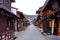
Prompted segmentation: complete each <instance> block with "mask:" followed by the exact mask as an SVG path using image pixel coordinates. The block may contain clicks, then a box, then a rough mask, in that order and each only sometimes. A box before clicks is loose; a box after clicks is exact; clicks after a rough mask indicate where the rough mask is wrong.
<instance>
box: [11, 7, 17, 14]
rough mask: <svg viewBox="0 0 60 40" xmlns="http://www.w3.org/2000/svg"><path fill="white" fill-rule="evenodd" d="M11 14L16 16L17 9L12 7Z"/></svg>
mask: <svg viewBox="0 0 60 40" xmlns="http://www.w3.org/2000/svg"><path fill="white" fill-rule="evenodd" d="M11 12H13V13H14V14H15V15H16V14H17V9H16V8H13V7H12V8H11Z"/></svg>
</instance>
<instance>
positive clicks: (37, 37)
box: [16, 24, 49, 40]
mask: <svg viewBox="0 0 60 40" xmlns="http://www.w3.org/2000/svg"><path fill="white" fill-rule="evenodd" d="M16 40H49V38H47V37H46V36H43V35H42V34H41V33H40V32H39V30H37V28H36V27H35V26H34V25H33V24H31V25H30V26H28V27H27V29H26V30H25V31H22V32H20V33H19V34H18V35H17V39H16Z"/></svg>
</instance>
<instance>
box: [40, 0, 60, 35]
mask: <svg viewBox="0 0 60 40" xmlns="http://www.w3.org/2000/svg"><path fill="white" fill-rule="evenodd" d="M39 12H40V11H39ZM42 12H43V14H44V17H43V23H44V30H47V32H50V33H51V34H54V35H58V36H60V25H59V24H60V13H59V12H60V0H46V2H45V4H44V6H43V7H42ZM45 28H47V29H45Z"/></svg>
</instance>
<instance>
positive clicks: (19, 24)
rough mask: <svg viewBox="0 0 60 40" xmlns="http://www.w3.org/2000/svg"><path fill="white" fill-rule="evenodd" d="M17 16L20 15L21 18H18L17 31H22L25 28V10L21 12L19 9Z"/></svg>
mask: <svg viewBox="0 0 60 40" xmlns="http://www.w3.org/2000/svg"><path fill="white" fill-rule="evenodd" d="M17 16H18V17H19V19H18V20H17V24H18V26H17V31H19V32H20V31H22V30H23V24H22V23H23V19H24V18H25V16H24V14H23V12H19V11H17Z"/></svg>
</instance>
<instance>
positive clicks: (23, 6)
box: [12, 0, 46, 15]
mask: <svg viewBox="0 0 60 40" xmlns="http://www.w3.org/2000/svg"><path fill="white" fill-rule="evenodd" d="M45 1H46V0H16V2H15V3H12V7H16V8H18V11H21V12H23V13H24V14H27V15H36V10H38V9H39V7H41V6H43V5H44V3H45Z"/></svg>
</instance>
